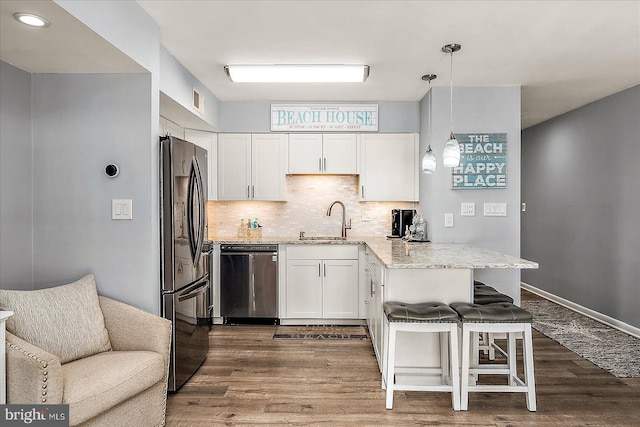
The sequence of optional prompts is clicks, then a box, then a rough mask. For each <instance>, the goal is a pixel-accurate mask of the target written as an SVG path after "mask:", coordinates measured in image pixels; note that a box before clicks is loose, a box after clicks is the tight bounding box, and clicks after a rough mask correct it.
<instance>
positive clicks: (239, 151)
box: [218, 133, 251, 200]
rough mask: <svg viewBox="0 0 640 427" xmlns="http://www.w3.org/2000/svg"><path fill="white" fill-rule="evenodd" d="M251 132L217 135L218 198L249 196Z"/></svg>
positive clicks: (234, 198) (240, 198) (243, 198)
mask: <svg viewBox="0 0 640 427" xmlns="http://www.w3.org/2000/svg"><path fill="white" fill-rule="evenodd" d="M250 164H251V134H245V133H237V134H232V133H228V134H224V133H221V134H219V135H218V200H247V199H249V198H250V197H251V194H250V187H251V185H250V183H251V169H250Z"/></svg>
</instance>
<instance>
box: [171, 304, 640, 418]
mask: <svg viewBox="0 0 640 427" xmlns="http://www.w3.org/2000/svg"><path fill="white" fill-rule="evenodd" d="M523 298H528V299H535V298H539V297H537V296H535V295H533V294H530V293H528V292H524V291H523ZM276 328H277V327H276V326H221V325H216V326H214V327H213V329H212V330H211V333H210V350H209V355H208V357H207V360H206V361H205V362H204V364H203V366H202V367H201V368H200V369H199V371H198V372H197V373H196V374H195V375H194V376H193V377H192V378H191V380H190V381H189V382H188V383H187V384H185V385H184V386H183V387H182V389H180V391H179V392H178V393H176V394H172V395H169V398H168V402H167V426H169V427H174V426H175V427H178V426H279V425H282V426H287V425H289V426H347V425H348V426H435V425H439V426H442V425H451V426H640V379H638V378H635V379H619V378H616V377H614V376H613V375H611V374H609V373H607V372H606V371H604V370H602V369H600V368H598V367H597V366H595V365H593V364H592V363H591V362H589V361H587V360H585V359H582V358H581V357H580V356H578V355H576V354H574V353H572V352H571V351H569V350H567V349H566V348H564V347H562V346H561V345H559V344H558V343H556V342H555V341H553V340H551V339H549V338H547V337H545V336H544V335H542V334H539V333H537V332H535V331H534V337H533V339H534V357H535V376H536V391H537V404H538V411H537V412H534V413H532V412H529V411H527V408H526V404H525V398H524V394H521V393H517V394H516V393H511V394H506V393H473V394H471V395H470V397H469V410H468V411H466V412H454V411H453V410H452V409H451V397H450V394H448V393H435V392H432V393H429V392H403V391H396V392H395V394H394V407H393V409H392V410H386V409H385V392H384V390H382V389H381V388H380V373H379V371H378V366H377V363H376V359H375V355H374V353H373V349H372V347H371V342H370V341H368V340H367V341H359V340H341V341H337V340H336V341H326V340H325V341H322V340H318V341H307V340H305V341H297V340H273V339H272V336H273V334H274V332H275V330H276ZM639 363H640V362H639Z"/></svg>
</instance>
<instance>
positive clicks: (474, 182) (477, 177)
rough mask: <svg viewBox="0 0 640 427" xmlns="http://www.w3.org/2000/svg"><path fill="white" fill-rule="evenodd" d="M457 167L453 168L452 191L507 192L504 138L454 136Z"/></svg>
mask: <svg viewBox="0 0 640 427" xmlns="http://www.w3.org/2000/svg"><path fill="white" fill-rule="evenodd" d="M455 135H456V139H457V140H458V143H459V144H460V165H459V166H458V167H455V168H453V172H452V184H451V185H452V188H453V189H454V190H460V189H468V190H477V189H491V188H507V134H506V133H456V134H455Z"/></svg>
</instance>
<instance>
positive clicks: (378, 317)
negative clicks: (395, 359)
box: [371, 278, 386, 374]
mask: <svg viewBox="0 0 640 427" xmlns="http://www.w3.org/2000/svg"><path fill="white" fill-rule="evenodd" d="M372 289H373V299H372V302H371V304H372V305H373V307H371V308H372V322H373V333H372V337H371V340H372V341H373V348H374V351H375V353H376V356H377V359H378V368H380V370H381V371H382V372H383V374H384V372H385V370H384V368H385V363H386V362H385V358H386V352H385V349H384V348H383V347H384V344H385V343H384V336H385V331H384V317H383V316H384V311H383V308H382V301H384V286H382V285H381V284H380V282H379V281H378V280H376V279H375V278H373V288H372Z"/></svg>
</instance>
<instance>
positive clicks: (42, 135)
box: [33, 74, 159, 312]
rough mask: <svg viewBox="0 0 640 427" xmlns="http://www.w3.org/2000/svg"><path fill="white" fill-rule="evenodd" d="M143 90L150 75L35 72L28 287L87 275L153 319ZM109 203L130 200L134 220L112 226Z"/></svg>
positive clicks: (151, 208) (153, 257) (147, 100)
mask: <svg viewBox="0 0 640 427" xmlns="http://www.w3.org/2000/svg"><path fill="white" fill-rule="evenodd" d="M150 91H151V75H150V74H127V75H119V74H90V75H87V74H35V75H33V153H34V156H33V187H34V288H36V289H39V288H45V287H50V286H54V285H58V284H63V283H68V282H69V281H71V280H73V279H77V278H79V277H81V276H82V275H84V274H87V273H93V274H94V275H95V276H96V280H97V282H98V289H99V291H100V293H102V294H104V295H107V296H111V297H114V298H116V299H118V300H121V301H124V302H128V303H131V304H133V305H136V306H138V307H141V308H143V309H145V310H147V311H152V312H158V307H159V295H158V289H159V287H158V281H157V279H156V275H157V272H156V266H155V263H156V262H157V258H158V256H159V255H158V253H155V252H153V250H152V245H153V243H155V242H156V240H157V239H158V237H157V230H156V232H155V233H153V232H152V230H151V228H150V227H149V224H150V223H151V221H152V218H151V216H152V214H153V213H154V212H156V211H157V206H156V205H155V204H154V203H153V202H152V198H151V190H152V187H157V181H155V180H153V181H152V182H150V177H151V175H152V174H151V168H152V161H153V160H152V156H151V153H150V152H149V144H148V141H149V140H150V139H151V127H150V125H149V117H150V112H151V97H150V93H151V92H150ZM112 162H113V163H116V164H118V165H119V166H120V175H119V176H117V177H116V178H109V177H107V176H106V175H105V173H104V167H105V165H106V164H108V163H112ZM111 199H132V200H133V220H131V221H128V220H121V221H114V220H112V219H111Z"/></svg>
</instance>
